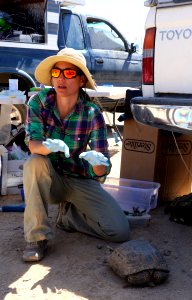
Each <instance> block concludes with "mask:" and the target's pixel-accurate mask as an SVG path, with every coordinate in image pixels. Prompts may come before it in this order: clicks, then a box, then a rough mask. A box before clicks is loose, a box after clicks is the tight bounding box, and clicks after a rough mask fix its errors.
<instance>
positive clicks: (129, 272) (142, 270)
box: [107, 240, 169, 285]
mask: <svg viewBox="0 0 192 300" xmlns="http://www.w3.org/2000/svg"><path fill="white" fill-rule="evenodd" d="M107 262H108V264H109V266H110V267H111V268H112V269H113V271H114V272H115V273H116V274H117V275H119V276H120V277H124V278H126V279H127V281H128V283H129V284H130V285H143V284H148V283H152V282H153V283H154V284H158V283H161V282H163V281H165V280H166V279H167V277H168V273H169V270H168V266H167V263H166V261H165V259H164V257H163V256H162V255H161V253H160V252H159V250H158V249H157V248H156V247H155V246H154V245H152V244H151V243H149V241H147V240H131V241H128V242H125V243H122V244H121V245H120V246H119V247H117V248H116V249H115V250H114V251H113V252H112V254H111V255H110V256H109V257H108V259H107Z"/></svg>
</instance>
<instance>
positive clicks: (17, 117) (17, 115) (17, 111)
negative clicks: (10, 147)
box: [11, 104, 27, 126]
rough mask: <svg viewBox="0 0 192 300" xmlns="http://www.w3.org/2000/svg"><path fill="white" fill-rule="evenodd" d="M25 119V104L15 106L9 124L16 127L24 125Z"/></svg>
mask: <svg viewBox="0 0 192 300" xmlns="http://www.w3.org/2000/svg"><path fill="white" fill-rule="evenodd" d="M26 117H27V106H26V105H25V104H15V105H13V107H12V112H11V124H14V125H16V126H18V125H19V124H25V123H26Z"/></svg>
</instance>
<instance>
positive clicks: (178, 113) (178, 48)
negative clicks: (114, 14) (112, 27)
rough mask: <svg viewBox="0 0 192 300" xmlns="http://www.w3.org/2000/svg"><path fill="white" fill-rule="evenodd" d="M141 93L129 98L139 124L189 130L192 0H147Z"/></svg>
mask: <svg viewBox="0 0 192 300" xmlns="http://www.w3.org/2000/svg"><path fill="white" fill-rule="evenodd" d="M145 5H146V6H148V7H150V8H149V13H148V16H147V19H146V23H145V30H146V31H145V39H144V47H143V71H142V73H143V74H142V94H143V95H142V97H137V98H134V99H132V100H131V108H132V113H133V115H134V118H135V119H136V120H137V121H138V122H140V123H143V124H147V125H150V126H153V127H158V128H161V129H165V130H170V131H173V132H181V133H187V134H188V133H191V132H192V50H191V49H192V1H191V0H190V1H185V0H148V1H145Z"/></svg>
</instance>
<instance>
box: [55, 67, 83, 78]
mask: <svg viewBox="0 0 192 300" xmlns="http://www.w3.org/2000/svg"><path fill="white" fill-rule="evenodd" d="M61 73H62V74H63V76H64V77H65V78H67V79H72V78H76V77H77V76H78V75H82V74H83V73H82V71H80V70H73V69H70V68H66V69H60V68H53V69H52V70H51V77H53V78H58V77H59V76H60V75H61Z"/></svg>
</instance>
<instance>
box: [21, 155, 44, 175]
mask: <svg viewBox="0 0 192 300" xmlns="http://www.w3.org/2000/svg"><path fill="white" fill-rule="evenodd" d="M46 163H47V158H46V157H45V156H43V155H38V154H33V155H30V157H29V158H28V159H27V161H26V162H25V163H24V171H26V170H30V171H32V170H36V169H37V170H39V169H40V168H41V167H42V166H43V164H46Z"/></svg>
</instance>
